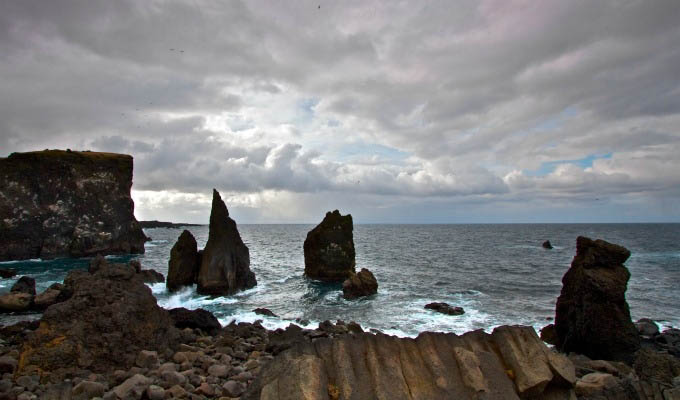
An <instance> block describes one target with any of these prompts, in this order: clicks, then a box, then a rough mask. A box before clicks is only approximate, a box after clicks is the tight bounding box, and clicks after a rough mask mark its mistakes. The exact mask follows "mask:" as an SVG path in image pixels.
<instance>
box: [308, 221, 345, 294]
mask: <svg viewBox="0 0 680 400" xmlns="http://www.w3.org/2000/svg"><path fill="white" fill-rule="evenodd" d="M353 229H354V227H353V225H352V215H350V214H347V215H345V216H343V215H340V212H339V211H338V210H335V211H333V212H332V213H331V212H327V213H326V217H325V218H324V219H323V221H321V223H320V224H319V225H317V226H316V227H315V228H314V229H312V230H311V231H309V233H307V238H306V239H305V244H304V251H305V275H306V276H307V277H309V278H312V279H319V280H322V281H329V282H343V281H344V280H345V279H347V278H349V277H350V275H351V274H352V273H354V272H355V265H356V261H355V252H354V238H353V234H352V230H353Z"/></svg>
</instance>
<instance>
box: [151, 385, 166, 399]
mask: <svg viewBox="0 0 680 400" xmlns="http://www.w3.org/2000/svg"><path fill="white" fill-rule="evenodd" d="M146 397H148V398H149V400H163V399H164V398H165V389H163V388H162V387H160V386H156V385H150V386H149V387H148V388H146Z"/></svg>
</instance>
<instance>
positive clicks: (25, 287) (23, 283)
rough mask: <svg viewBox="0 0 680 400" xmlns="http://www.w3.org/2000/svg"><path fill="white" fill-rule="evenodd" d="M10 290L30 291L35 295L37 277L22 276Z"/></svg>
mask: <svg viewBox="0 0 680 400" xmlns="http://www.w3.org/2000/svg"><path fill="white" fill-rule="evenodd" d="M10 291H11V292H12V293H28V294H30V295H33V296H35V279H33V278H31V277H30V276H22V277H21V278H19V280H18V281H16V283H15V284H14V285H13V286H12V289H11V290H10Z"/></svg>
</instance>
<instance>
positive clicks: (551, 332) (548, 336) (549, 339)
mask: <svg viewBox="0 0 680 400" xmlns="http://www.w3.org/2000/svg"><path fill="white" fill-rule="evenodd" d="M541 340H542V341H544V342H546V343H548V344H551V345H553V346H554V345H556V344H557V332H555V324H548V325H546V326H544V327H543V329H541Z"/></svg>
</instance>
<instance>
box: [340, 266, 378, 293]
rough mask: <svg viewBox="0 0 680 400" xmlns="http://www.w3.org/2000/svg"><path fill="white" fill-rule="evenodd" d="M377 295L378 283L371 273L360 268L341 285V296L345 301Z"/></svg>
mask: <svg viewBox="0 0 680 400" xmlns="http://www.w3.org/2000/svg"><path fill="white" fill-rule="evenodd" d="M376 293H378V281H377V280H376V279H375V276H373V273H371V271H369V270H367V269H366V268H362V269H361V271H359V272H358V273H356V274H352V275H351V276H350V277H349V278H347V280H345V281H344V282H343V283H342V295H343V296H344V297H345V298H346V299H355V298H357V297H362V296H370V295H372V294H376Z"/></svg>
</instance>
